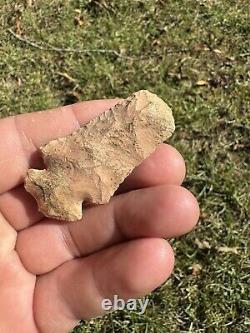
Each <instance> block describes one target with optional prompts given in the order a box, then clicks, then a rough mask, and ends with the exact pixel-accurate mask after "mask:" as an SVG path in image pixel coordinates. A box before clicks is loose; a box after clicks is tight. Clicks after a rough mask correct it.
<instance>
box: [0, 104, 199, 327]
mask: <svg viewBox="0 0 250 333" xmlns="http://www.w3.org/2000/svg"><path fill="white" fill-rule="evenodd" d="M114 104H115V101H114V100H100V101H90V102H84V103H79V104H75V105H72V106H66V107H62V108H58V109H56V110H51V111H44V112H37V113H33V114H27V115H20V116H16V117H10V118H6V119H2V120H0V332H1V333H9V332H15V333H37V332H39V333H63V332H67V331H69V330H70V329H72V327H73V326H74V325H75V324H76V323H77V321H78V320H79V319H81V318H84V319H88V318H91V317H95V316H98V315H101V314H103V310H102V309H101V301H102V299H103V298H111V299H112V298H113V295H119V297H120V298H123V299H125V300H126V299H128V298H132V297H133V298H137V297H141V296H143V295H145V294H147V293H148V292H150V291H152V290H153V289H155V288H156V287H158V286H159V285H160V284H162V283H163V282H164V281H165V280H166V279H167V278H168V276H169V275H170V274H171V271H172V269H173V264H174V256H173V252H172V249H171V247H170V245H169V244H168V243H167V241H165V240H164V238H171V237H176V236H179V235H182V234H184V233H186V232H188V231H189V230H191V229H192V228H193V227H194V225H195V224H196V223H197V221H198V217H199V207H198V204H197V201H196V199H195V198H194V196H193V195H192V194H191V193H190V192H189V191H187V190H186V189H184V188H183V187H181V186H180V185H181V183H182V181H183V179H184V177H185V164H184V161H183V159H182V157H181V155H180V154H179V153H178V152H177V151H176V150H175V149H174V148H173V147H171V146H169V145H166V144H162V145H160V146H159V147H158V148H157V150H156V151H155V152H154V153H153V154H152V155H151V156H150V157H149V158H147V159H146V160H145V161H144V162H143V163H142V164H141V165H140V166H139V167H137V168H136V169H135V170H134V172H133V173H132V174H131V175H130V176H129V177H128V178H127V179H126V180H125V182H124V183H123V184H122V185H121V187H120V189H119V193H118V195H116V196H114V197H113V198H112V200H111V201H110V203H109V204H106V205H102V206H96V207H92V208H89V209H87V210H86V211H85V213H84V219H83V221H78V222H75V223H69V224H68V223H63V222H58V221H55V220H52V219H45V218H44V216H43V215H42V214H41V213H39V212H38V210H37V205H36V202H35V201H34V199H33V198H32V197H31V196H30V195H29V194H28V193H27V192H26V191H25V190H24V187H23V179H24V177H25V174H26V172H27V170H28V168H30V167H33V168H43V163H42V160H41V158H40V156H39V153H38V147H39V146H40V145H42V144H44V143H46V142H48V141H50V140H51V139H54V138H57V137H60V136H64V135H67V134H69V133H71V132H72V131H73V130H75V129H77V128H79V126H80V125H81V124H83V123H85V122H87V121H89V120H90V119H91V118H93V117H95V116H96V115H98V114H100V113H101V112H103V111H104V110H106V109H107V108H109V107H111V106H112V105H114Z"/></svg>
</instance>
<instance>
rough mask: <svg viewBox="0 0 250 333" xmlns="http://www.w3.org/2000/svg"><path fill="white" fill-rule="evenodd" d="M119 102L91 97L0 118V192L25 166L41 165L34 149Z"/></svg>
mask: <svg viewBox="0 0 250 333" xmlns="http://www.w3.org/2000/svg"><path fill="white" fill-rule="evenodd" d="M117 102H119V99H111V100H94V101H87V102H81V103H77V104H73V105H68V106H64V107H59V108H56V109H53V110H47V111H40V112H34V113H29V114H23V115H18V116H13V117H9V118H5V119H1V120H0V194H1V193H3V192H6V191H8V190H10V189H12V188H14V187H16V186H17V185H19V184H21V183H22V182H23V180H24V177H25V175H26V173H27V171H28V169H29V168H31V167H32V168H42V167H43V162H42V159H41V157H40V154H39V152H38V148H39V147H40V146H41V145H43V144H45V143H47V142H49V141H50V140H52V139H56V138H58V137H62V136H65V135H68V134H70V133H71V132H72V131H74V130H76V129H78V128H79V127H80V126H81V125H83V124H84V123H86V122H88V121H89V120H91V119H92V118H94V117H96V116H98V115H99V114H100V113H102V112H104V111H106V110H107V109H109V108H110V107H112V106H113V105H115V104H116V103H117Z"/></svg>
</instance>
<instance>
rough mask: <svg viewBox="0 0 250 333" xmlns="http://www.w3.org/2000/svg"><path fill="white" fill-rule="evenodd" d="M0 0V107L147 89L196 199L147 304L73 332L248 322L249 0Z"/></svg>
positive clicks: (3, 111)
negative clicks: (156, 100)
mask: <svg viewBox="0 0 250 333" xmlns="http://www.w3.org/2000/svg"><path fill="white" fill-rule="evenodd" d="M0 4H1V6H0V17H1V20H0V35H1V41H0V82H1V90H0V115H1V117H5V116H8V115H13V114H17V113H24V112H31V111H36V110H41V109H45V108H52V107H55V106H58V105H65V104H70V103H73V102H77V101H80V100H85V99H93V98H105V97H114V96H120V97H126V96H127V95H128V94H130V93H131V92H133V91H136V90H139V89H141V88H146V89H149V90H151V91H153V92H155V93H157V94H159V95H160V96H161V97H162V98H164V99H165V100H166V101H167V102H168V103H169V104H170V106H171V107H172V108H173V110H174V115H175V118H176V124H177V128H176V132H175V134H174V137H173V139H171V143H172V144H173V145H175V146H176V147H177V148H178V149H179V150H180V152H181V153H182V154H183V156H184V158H185V160H186V164H187V169H188V174H187V178H186V181H185V185H186V186H187V187H188V188H189V189H190V190H191V191H192V192H193V193H195V194H196V195H197V196H198V199H199V203H200V206H201V211H202V214H201V218H200V224H199V226H198V227H197V228H196V230H195V231H194V232H192V233H191V234H189V235H187V236H185V237H182V238H181V239H178V240H172V244H173V247H174V248H175V252H176V268H175V271H174V274H173V275H172V277H171V279H170V280H169V281H168V282H166V283H165V285H163V286H162V287H160V288H159V289H158V290H156V291H155V292H154V293H152V294H151V295H150V304H149V306H148V308H147V311H146V313H145V314H144V315H142V316H139V315H137V314H136V313H128V312H116V313H113V314H110V315H107V316H105V317H104V318H99V319H95V320H92V321H90V322H84V323H82V324H81V325H80V326H78V327H77V328H75V330H74V332H75V333H80V332H87V333H90V332H94V333H97V332H134V333H142V332H144V333H146V332H147V333H158V332H159V333H160V332H181V333H184V332H197V333H198V332H218V333H219V332H220V333H224V332H231V333H236V332H241V333H243V332H249V326H250V318H249V285H250V283H249V282H250V281H249V273H248V272H249V271H248V269H249V266H250V263H249V261H248V258H249V253H247V251H248V248H247V246H248V245H249V244H248V238H249V228H248V217H249V207H250V200H249V178H250V177H249V176H250V175H249V151H248V149H249V137H250V112H249V111H250V94H249V88H250V84H249V82H250V80H249V76H250V74H249V73H250V61H249V59H250V53H249V52H250V51H249V50H250V45H249V44H250V43H249V41H250V9H249V2H248V0H242V1H233V0H217V1H216V0H207V1H205V0H200V1H198V0H197V1H194V0H186V1H181V0H173V1H162V0H158V1H153V0H148V1H140V0H137V1H136V0H135V1H132V0H127V1H118V0H114V1H104V0H99V1H93V0H92V1H90V0H89V1H87V0H82V1H80V0H78V1H59V0H54V1H51V0H50V1H48V0H45V1H15V2H14V1H10V0H6V1H3V0H0ZM13 32H14V34H16V36H15V35H14V34H13ZM18 36H21V37H22V38H24V39H26V41H22V40H20V39H18ZM28 41H31V42H34V43H36V44H37V46H38V47H33V46H31V45H30V44H29V43H28ZM55 47H56V48H59V49H60V50H58V49H57V50H55V49H54V48H55ZM69 48H70V49H73V52H67V49H69ZM90 49H91V50H93V49H95V51H88V50H90ZM103 49H104V50H106V52H103V51H102V50H103ZM80 50H85V51H84V52H79V51H80ZM107 50H114V51H115V52H108V51H107Z"/></svg>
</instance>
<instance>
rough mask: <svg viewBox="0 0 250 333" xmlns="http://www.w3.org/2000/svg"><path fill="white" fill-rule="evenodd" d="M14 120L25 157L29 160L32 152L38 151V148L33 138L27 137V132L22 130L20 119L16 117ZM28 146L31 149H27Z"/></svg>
mask: <svg viewBox="0 0 250 333" xmlns="http://www.w3.org/2000/svg"><path fill="white" fill-rule="evenodd" d="M13 119H14V127H15V130H16V133H17V135H18V138H19V142H20V145H21V148H22V151H23V153H24V156H25V157H27V158H28V159H29V154H30V152H34V151H37V150H38V148H37V146H36V145H35V143H34V142H33V140H32V139H31V138H28V137H27V135H26V134H25V131H23V130H21V129H20V127H19V124H18V120H17V119H18V118H17V117H16V116H14V117H13ZM27 144H28V145H27ZM27 146H28V147H29V149H27Z"/></svg>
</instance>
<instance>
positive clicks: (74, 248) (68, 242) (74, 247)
mask: <svg viewBox="0 0 250 333" xmlns="http://www.w3.org/2000/svg"><path fill="white" fill-rule="evenodd" d="M60 229H61V232H62V238H63V242H64V244H65V246H66V248H67V249H68V250H69V251H70V253H71V255H72V257H73V258H79V257H80V256H81V251H80V248H79V246H78V244H77V242H76V241H75V239H74V236H73V234H72V232H71V230H70V227H69V226H68V225H67V224H65V225H63V226H62V227H61V228H60Z"/></svg>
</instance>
